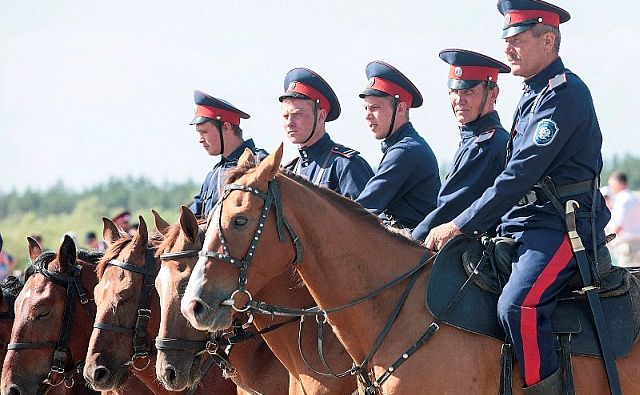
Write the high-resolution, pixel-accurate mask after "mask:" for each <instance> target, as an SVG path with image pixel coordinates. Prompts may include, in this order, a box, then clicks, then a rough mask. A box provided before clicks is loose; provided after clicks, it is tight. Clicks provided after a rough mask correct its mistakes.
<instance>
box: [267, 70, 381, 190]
mask: <svg viewBox="0 0 640 395" xmlns="http://www.w3.org/2000/svg"><path fill="white" fill-rule="evenodd" d="M284 89H285V92H284V94H283V95H282V96H280V98H279V100H280V102H281V103H282V118H283V126H284V131H285V133H286V134H287V137H288V138H289V141H291V142H292V143H293V144H296V145H297V146H298V153H299V155H300V156H299V157H297V158H295V159H293V160H292V161H290V162H289V163H287V164H286V165H284V168H285V169H287V170H290V171H292V172H294V173H296V174H299V175H301V176H303V177H305V178H306V179H308V180H309V181H311V182H312V183H313V184H314V185H321V186H325V187H327V188H329V189H331V190H333V191H335V192H337V193H339V194H341V195H343V196H346V197H348V198H351V199H355V198H356V197H358V195H359V194H360V192H361V191H362V189H363V188H364V186H365V184H366V183H367V181H368V180H369V179H370V178H371V176H372V175H373V170H371V167H370V166H369V164H368V163H367V161H365V160H364V159H363V158H362V157H361V156H360V155H359V152H358V151H356V150H353V149H351V148H348V147H345V146H344V145H341V144H337V143H335V142H334V141H333V140H332V139H331V137H330V136H329V134H328V133H327V132H326V130H325V122H331V121H333V120H335V119H337V118H338V116H340V103H339V102H338V97H337V96H336V94H335V93H334V91H333V89H331V86H329V84H328V83H327V82H326V81H325V80H324V79H323V78H322V77H320V75H318V74H317V73H316V72H314V71H312V70H309V69H305V68H295V69H293V70H291V71H289V72H288V73H287V75H286V76H285V78H284Z"/></svg>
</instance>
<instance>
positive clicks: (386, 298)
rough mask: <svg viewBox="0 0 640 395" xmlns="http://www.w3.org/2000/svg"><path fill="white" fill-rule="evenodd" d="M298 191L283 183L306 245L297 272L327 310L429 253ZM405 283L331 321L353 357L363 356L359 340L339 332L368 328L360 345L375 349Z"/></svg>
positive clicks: (379, 284)
mask: <svg viewBox="0 0 640 395" xmlns="http://www.w3.org/2000/svg"><path fill="white" fill-rule="evenodd" d="M288 181H289V182H288ZM293 188H294V186H293V181H291V180H287V181H285V182H283V183H282V189H283V192H282V197H283V205H284V207H285V210H286V213H287V215H288V216H289V217H290V218H288V219H289V220H290V221H291V223H292V225H293V227H294V228H295V230H296V232H298V235H299V237H300V238H301V239H302V242H303V251H304V252H303V254H304V255H303V256H304V260H303V262H302V263H300V264H299V265H298V266H297V270H298V272H299V273H300V276H301V277H302V279H303V281H304V283H305V285H306V286H307V288H308V290H309V292H310V293H311V295H312V296H313V298H314V299H315V301H316V302H317V304H318V306H320V308H322V309H327V308H331V307H335V306H340V305H343V304H345V303H349V302H351V301H353V300H355V299H357V298H360V297H362V296H364V295H367V294H369V293H371V292H373V291H374V290H376V289H378V288H380V287H382V286H383V285H385V284H387V283H389V282H390V281H391V280H393V279H394V278H396V277H398V276H400V275H401V274H403V273H405V272H407V271H409V270H411V269H412V268H413V267H415V266H416V265H417V264H418V262H419V261H420V258H421V256H422V255H423V254H424V252H425V250H424V249H423V248H422V247H421V246H419V245H417V244H415V245H412V244H410V243H408V242H406V241H404V240H402V239H401V238H400V237H399V236H396V235H394V234H392V233H391V232H389V231H388V230H386V229H385V228H383V227H381V226H379V225H378V224H377V223H375V222H373V221H368V220H367V218H362V214H361V213H360V212H358V211H357V210H355V209H351V208H350V207H349V206H347V205H342V204H340V203H336V202H333V201H331V199H330V198H329V197H327V196H324V195H322V194H320V193H315V192H314V191H312V190H310V189H307V188H296V190H293ZM310 207H311V208H312V209H309V208H310ZM317 213H322V216H318V215H317ZM419 281H424V280H422V279H421V280H419ZM405 283H406V282H403V283H402V285H398V286H396V287H393V288H392V289H389V290H387V291H385V294H384V295H383V297H377V298H374V299H372V300H370V301H368V302H367V303H361V304H359V305H357V306H354V307H351V308H349V309H347V310H344V311H343V312H340V313H335V314H332V315H331V316H330V323H331V324H332V325H333V326H334V329H338V337H339V338H340V339H341V341H342V342H343V344H345V346H346V348H347V349H348V350H349V353H350V354H351V355H352V356H354V354H360V352H354V350H353V346H354V344H353V341H354V339H350V338H349V337H351V336H346V334H345V333H340V328H368V331H367V332H366V333H365V332H362V333H360V334H359V335H358V337H360V338H359V339H358V341H361V343H362V344H370V343H371V342H372V341H373V338H374V337H375V335H376V334H377V333H375V331H372V330H371V328H379V327H381V326H382V325H384V322H385V321H386V319H387V317H388V316H389V314H390V313H391V311H392V309H393V306H394V304H395V303H396V301H397V300H398V298H399V297H400V295H401V293H402V291H403V289H404V286H403V285H404V284H405ZM422 309H423V310H424V305H423V306H422Z"/></svg>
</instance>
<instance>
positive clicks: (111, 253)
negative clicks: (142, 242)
mask: <svg viewBox="0 0 640 395" xmlns="http://www.w3.org/2000/svg"><path fill="white" fill-rule="evenodd" d="M131 240H133V238H132V237H131V236H129V235H122V236H121V237H120V239H118V240H116V242H115V243H113V244H111V245H110V246H109V248H107V250H106V251H105V252H104V256H103V257H102V259H100V262H98V266H97V267H96V273H97V274H98V278H102V275H103V274H104V271H105V270H107V264H108V263H109V261H110V260H112V259H116V258H117V257H118V255H119V254H120V253H121V252H122V250H123V249H124V248H125V247H126V246H127V245H129V243H130V242H131Z"/></svg>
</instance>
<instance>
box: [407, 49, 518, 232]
mask: <svg viewBox="0 0 640 395" xmlns="http://www.w3.org/2000/svg"><path fill="white" fill-rule="evenodd" d="M440 58H441V59H442V60H444V61H445V62H446V63H448V64H449V65H450V67H449V80H448V83H447V86H448V87H449V101H450V103H451V109H452V110H453V115H454V116H455V117H456V120H457V121H458V122H459V123H460V126H459V128H460V139H461V140H460V146H459V147H458V150H457V151H456V153H455V155H454V157H453V162H452V163H453V164H452V166H451V170H450V171H449V174H447V177H446V179H445V182H444V184H443V185H442V189H440V193H439V194H438V207H436V209H435V210H433V211H432V212H431V213H429V215H427V217H426V218H425V219H424V220H422V222H420V224H419V225H418V226H417V227H416V228H415V229H414V230H413V232H412V236H413V238H414V239H416V240H424V239H425V238H426V237H427V234H428V233H429V230H431V229H433V228H434V227H436V226H438V225H441V224H443V223H445V222H449V221H451V220H452V219H454V218H455V217H456V216H457V215H458V214H460V213H461V212H462V211H463V210H464V209H466V208H467V207H469V206H470V205H471V203H473V202H474V201H475V200H476V199H477V198H479V197H480V195H482V193H483V192H484V191H485V190H486V189H487V188H489V187H491V186H492V185H493V181H495V179H496V177H497V176H498V174H500V173H501V172H502V170H504V164H505V157H506V149H507V142H508V141H509V133H507V131H506V130H504V128H503V127H502V125H501V124H500V118H499V117H498V113H497V112H496V111H495V109H494V107H495V102H496V99H497V97H498V93H499V92H500V89H499V88H498V74H499V73H508V72H509V71H511V69H510V68H509V67H508V66H506V65H504V64H502V63H500V62H498V61H497V60H495V59H492V58H490V57H488V56H485V55H482V54H479V53H476V52H472V51H467V50H464V49H445V50H443V51H440ZM496 225H497V224H496Z"/></svg>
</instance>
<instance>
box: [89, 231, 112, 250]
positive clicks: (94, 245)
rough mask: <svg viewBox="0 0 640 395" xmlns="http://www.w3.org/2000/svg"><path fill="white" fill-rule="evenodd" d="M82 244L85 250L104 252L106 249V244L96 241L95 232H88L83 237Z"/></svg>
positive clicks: (102, 241)
mask: <svg viewBox="0 0 640 395" xmlns="http://www.w3.org/2000/svg"><path fill="white" fill-rule="evenodd" d="M84 244H85V245H86V246H87V248H89V249H91V250H95V251H100V252H102V251H104V250H106V249H107V243H105V242H104V240H98V237H97V236H96V232H93V231H89V232H87V233H85V235H84Z"/></svg>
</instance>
